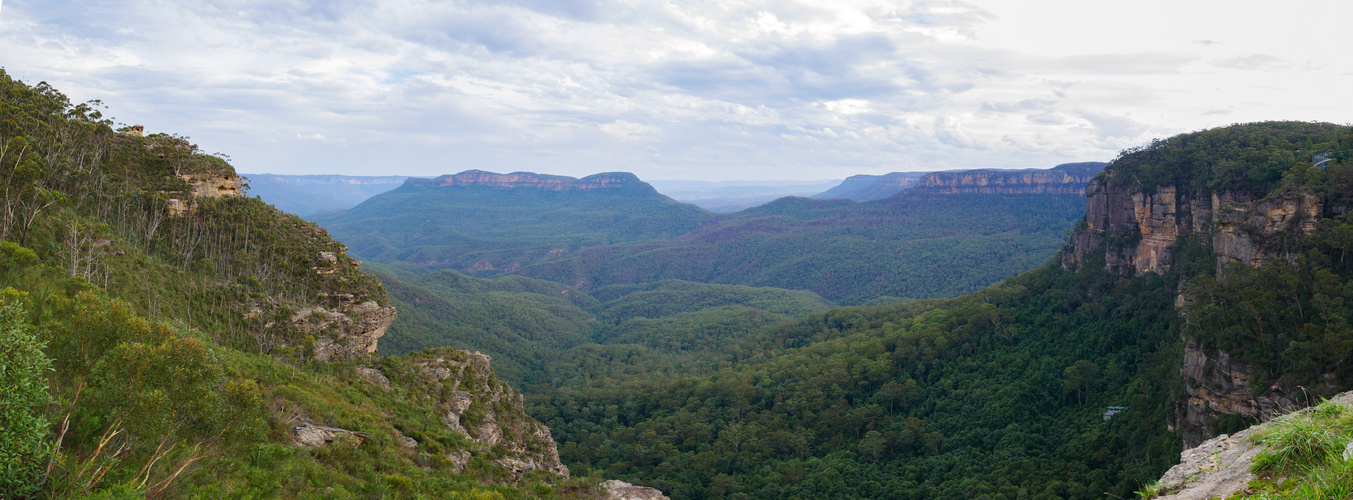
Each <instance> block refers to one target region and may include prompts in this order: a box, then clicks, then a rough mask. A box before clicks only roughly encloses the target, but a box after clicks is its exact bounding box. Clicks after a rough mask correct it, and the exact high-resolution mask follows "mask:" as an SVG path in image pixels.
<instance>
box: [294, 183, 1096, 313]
mask: <svg viewBox="0 0 1353 500" xmlns="http://www.w3.org/2000/svg"><path fill="white" fill-rule="evenodd" d="M619 175H621V174H599V175H598V176H592V177H589V178H585V179H580V180H573V179H571V178H561V177H553V176H539V175H538V174H520V173H519V174H510V175H503V174H486V173H476V172H467V173H464V174H458V175H457V176H447V177H443V178H442V179H452V178H455V179H457V180H454V181H445V180H443V181H418V182H414V181H410V183H409V184H406V185H405V186H404V187H401V188H400V189H397V190H395V191H391V192H389V193H385V194H382V195H379V196H376V197H374V198H372V199H370V200H368V201H366V202H364V203H363V204H361V205H359V206H358V207H356V208H354V209H352V210H349V211H346V212H340V213H335V214H328V215H324V216H320V217H317V220H318V221H319V222H320V223H321V224H323V225H324V226H325V227H326V228H328V229H329V230H330V231H332V232H333V234H334V235H336V236H337V237H339V238H341V239H342V240H343V241H345V242H347V243H348V244H349V245H352V248H353V253H354V255H358V256H361V257H362V258H364V259H368V260H375V261H381V262H405V263H411V264H416V265H420V266H425V267H431V268H447V269H454V270H457V271H460V272H463V273H469V274H473V275H476V276H479V277H491V276H497V275H501V274H518V275H522V276H528V277H532V278H537V279H544V280H549V281H554V282H557V283H562V284H567V285H570V286H573V287H574V288H577V289H578V290H580V291H588V290H590V289H592V288H595V287H602V286H607V285H615V284H638V283H649V282H656V281H662V280H667V279H678V280H684V281H693V282H700V283H717V284H728V285H747V286H757V287H774V288H784V289H794V290H808V291H812V292H814V293H817V294H818V295H821V296H822V297H824V298H826V299H828V300H831V301H834V302H837V303H843V304H858V303H864V302H867V301H870V300H875V299H880V298H885V299H884V300H890V299H886V297H892V299H891V300H898V299H900V298H931V297H952V296H955V295H958V294H961V293H967V292H971V291H975V290H980V289H982V288H983V287H986V286H987V285H989V284H991V283H994V282H996V281H999V280H1000V279H1002V278H1005V277H1008V276H1010V275H1013V274H1014V273H1016V272H1018V271H1019V270H1022V269H1029V268H1032V267H1036V266H1038V265H1039V264H1041V263H1042V262H1043V261H1044V260H1045V259H1046V258H1047V257H1048V256H1049V255H1052V254H1053V253H1055V252H1056V250H1057V248H1058V247H1059V245H1060V244H1061V241H1062V232H1063V231H1064V230H1066V229H1068V228H1070V227H1071V225H1072V223H1073V222H1074V221H1075V220H1076V219H1078V218H1080V217H1081V215H1082V212H1081V210H1082V207H1083V204H1082V199H1081V195H1080V194H1064V193H1062V192H1061V191H1056V192H1052V193H1042V192H1037V190H1031V193H1011V194H999V193H998V194H958V195H950V194H947V193H943V192H937V193H925V194H909V193H903V194H899V195H896V196H894V197H891V198H888V199H884V200H878V201H874V202H869V203H854V202H849V201H845V200H810V199H807V198H782V199H780V200H777V201H774V202H771V203H768V204H765V205H762V206H758V207H754V208H751V209H748V210H744V211H742V212H737V213H733V214H710V213H708V212H704V211H703V210H700V209H698V208H696V207H693V206H690V205H682V204H678V203H676V202H674V201H672V200H670V199H668V198H666V197H663V196H661V195H659V194H657V193H656V192H655V191H653V190H652V188H650V187H648V186H647V185H646V184H644V183H643V182H642V181H639V180H638V179H636V178H634V177H633V176H632V175H629V174H624V175H625V177H624V178H623V180H621V179H620V177H617V176H619ZM1058 175H1059V176H1060V175H1061V174H1060V173H1059V174H1058ZM493 176H501V177H493ZM594 178H607V179H610V178H614V179H616V180H614V181H610V183H609V184H607V186H606V187H604V188H597V189H576V188H574V187H572V186H574V185H575V183H585V182H590V181H588V179H594ZM1059 178H1060V177H1059ZM510 179H516V180H510ZM522 180H525V181H526V182H525V183H524V184H523V183H521V182H518V181H522ZM1035 180H1041V179H1035ZM448 182H449V183H448ZM542 186H556V187H558V190H554V189H553V188H545V187H542ZM974 221H976V222H974Z"/></svg>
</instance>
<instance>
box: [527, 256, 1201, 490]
mask: <svg viewBox="0 0 1353 500" xmlns="http://www.w3.org/2000/svg"><path fill="white" fill-rule="evenodd" d="M1109 283H1110V282H1109V281H1107V280H1103V279H1101V278H1100V277H1099V276H1097V275H1095V273H1088V272H1082V273H1068V272H1064V271H1060V270H1058V269H1056V268H1052V267H1048V268H1044V269H1041V270H1038V271H1035V272H1031V273H1028V274H1025V275H1021V276H1020V277H1018V278H1014V279H1011V280H1009V281H1007V282H1006V283H1004V284H1002V285H999V286H996V287H993V288H991V289H989V290H987V291H985V292H982V293H979V294H974V295H971V296H967V297H963V298H959V299H954V300H950V301H930V302H910V303H905V304H898V305H894V306H886V307H879V308H846V309H837V310H833V311H831V312H828V313H824V314H820V315H815V316H811V317H809V318H806V319H804V320H801V321H799V322H797V323H795V324H793V325H791V326H787V327H783V328H779V329H773V330H772V331H774V332H775V335H774V338H773V339H763V342H764V344H763V346H765V347H763V348H770V349H774V350H775V351H774V352H775V354H774V355H773V356H767V357H765V358H758V360H757V361H753V362H748V363H740V364H735V365H732V366H730V367H728V368H726V369H722V370H719V371H717V372H715V373H711V374H702V375H699V376H695V377H687V378H655V377H652V376H644V375H636V376H634V377H633V378H624V377H604V378H600V379H597V380H593V381H592V382H591V383H587V384H582V385H571V386H566V387H561V388H559V389H558V390H556V391H554V392H553V393H551V394H550V395H549V396H548V397H544V396H540V397H532V398H531V399H530V400H529V401H528V404H529V405H530V409H531V411H532V413H533V414H534V415H535V416H536V417H537V418H538V419H540V420H542V421H545V422H548V423H549V425H550V426H551V429H552V430H553V431H554V433H555V437H556V439H557V440H559V441H560V442H562V443H563V444H562V445H561V446H560V454H561V457H563V459H564V460H565V462H566V463H569V464H570V467H571V468H572V469H573V471H574V472H575V474H586V473H592V472H599V473H603V474H605V475H607V476H612V477H620V478H624V479H627V480H631V481H639V482H643V483H645V484H651V485H657V486H659V487H661V488H663V489H664V491H666V492H667V493H669V494H671V495H673V497H674V498H733V497H734V496H735V495H738V494H744V495H748V496H750V497H757V498H791V497H799V498H810V497H812V498H820V497H832V498H952V497H968V496H980V495H988V496H991V497H996V496H997V495H1004V496H1006V497H1009V498H1014V497H1016V496H1019V495H1020V492H1021V491H1023V492H1024V494H1028V495H1031V496H1036V495H1038V494H1050V495H1058V496H1060V497H1063V498H1102V497H1103V492H1110V493H1113V494H1116V495H1119V496H1126V495H1128V494H1130V493H1131V492H1132V491H1134V490H1135V489H1136V488H1138V487H1139V486H1140V485H1141V484H1143V483H1145V482H1147V481H1150V480H1152V479H1154V478H1155V477H1158V476H1159V474H1160V473H1161V472H1163V471H1164V470H1165V469H1166V468H1167V467H1168V466H1169V465H1171V464H1172V462H1173V461H1174V460H1176V457H1177V456H1178V452H1179V443H1178V441H1177V438H1174V437H1172V436H1171V435H1170V434H1169V433H1167V432H1166V431H1165V430H1164V428H1163V426H1162V425H1160V422H1161V421H1163V420H1164V418H1165V416H1166V415H1167V414H1168V412H1169V411H1170V409H1171V405H1170V398H1171V396H1172V393H1171V392H1169V389H1168V388H1169V387H1171V385H1172V383H1173V382H1172V380H1173V378H1174V377H1175V376H1177V375H1176V373H1177V366H1178V365H1177V363H1178V358H1177V356H1178V354H1177V353H1178V352H1179V351H1178V349H1179V346H1178V343H1177V342H1178V341H1177V339H1178V335H1179V334H1178V327H1179V325H1178V319H1177V317H1176V316H1175V314H1174V313H1173V310H1172V307H1171V305H1170V304H1171V303H1172V301H1173V294H1172V293H1171V289H1170V287H1168V286H1166V283H1167V280H1163V279H1161V278H1159V277H1154V276H1145V277H1142V278H1138V279H1133V280H1126V281H1123V282H1120V283H1118V284H1115V285H1110V284H1109ZM775 346H781V347H775ZM1090 365H1093V366H1094V367H1095V369H1094V370H1091V369H1090ZM1068 367H1073V368H1075V369H1073V370H1072V371H1073V372H1075V373H1074V374H1073V375H1075V376H1078V377H1081V379H1078V380H1077V381H1076V383H1075V384H1073V385H1074V386H1075V391H1073V392H1072V393H1068V392H1066V391H1065V390H1064V385H1063V383H1064V381H1065V380H1067V378H1066V376H1067V368H1068ZM1076 367H1078V368H1076ZM617 380H620V381H623V382H621V383H619V384H617V382H616V381H617ZM1076 392H1079V394H1076ZM1073 394H1074V395H1073ZM1068 396H1073V397H1068ZM1082 400H1083V402H1084V406H1082V404H1081V402H1082ZM1103 406H1127V407H1128V408H1129V410H1127V411H1125V412H1123V413H1120V414H1119V415H1118V416H1116V417H1115V418H1114V419H1113V420H1112V421H1109V422H1105V421H1103V420H1102V418H1100V413H1101V412H1102V411H1103V408H1102V407H1103Z"/></svg>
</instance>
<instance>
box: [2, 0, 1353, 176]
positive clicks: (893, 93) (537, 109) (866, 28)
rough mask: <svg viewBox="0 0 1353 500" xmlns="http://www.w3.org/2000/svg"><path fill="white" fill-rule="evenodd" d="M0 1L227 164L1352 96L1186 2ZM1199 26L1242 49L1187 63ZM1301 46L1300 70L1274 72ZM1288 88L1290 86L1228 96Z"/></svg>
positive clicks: (639, 151) (766, 144)
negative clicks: (1133, 9) (1120, 26)
mask: <svg viewBox="0 0 1353 500" xmlns="http://www.w3.org/2000/svg"><path fill="white" fill-rule="evenodd" d="M1143 1H1147V2H1156V1H1157V0H1143ZM1160 1H1163V0H1160ZM7 3H8V5H5V6H4V11H3V12H4V18H3V19H0V23H3V24H0V44H2V46H4V47H6V51H5V52H4V53H3V54H0V66H4V67H5V68H6V71H8V72H9V73H10V74H11V75H14V76H21V77H23V78H25V79H27V80H31V81H37V80H47V81H49V82H51V83H52V84H53V85H55V86H56V87H57V88H60V89H62V90H63V91H65V92H67V93H68V94H70V95H71V97H72V100H75V101H82V100H86V99H94V98H99V99H103V100H104V101H105V102H106V103H108V104H109V106H110V110H109V111H110V114H112V115H113V116H116V117H117V119H118V120H119V121H127V122H136V123H144V124H146V125H147V126H150V127H154V128H155V129H156V130H167V131H175V132H180V133H185V134H189V135H192V136H193V138H194V141H195V142H198V143H199V144H200V145H202V146H203V147H204V148H205V149H208V150H212V151H226V152H228V153H230V154H232V155H233V157H234V160H235V163H236V164H237V165H239V166H240V167H241V169H244V170H252V171H275V172H294V173H320V172H323V171H333V172H343V173H364V172H367V171H368V169H370V168H371V166H372V165H382V166H383V167H384V171H388V169H389V168H399V169H404V170H403V171H401V173H407V174H418V175H434V174H438V173H444V172H446V171H451V170H457V169H464V168H487V169H497V170H501V171H513V170H541V171H547V172H551V173H563V174H570V175H585V174H589V173H594V172H596V171H601V170H633V171H636V172H638V173H639V174H640V175H641V177H644V176H649V175H659V174H661V175H664V176H665V177H667V178H719V177H724V176H727V177H729V178H747V179H755V178H768V177H782V178H792V177H800V178H813V179H819V178H822V172H824V171H837V169H846V170H852V169H853V171H849V172H848V171H844V170H842V171H841V172H842V174H843V175H849V174H851V173H871V172H872V173H879V172H886V171H895V170H906V169H932V168H962V167H973V166H995V167H1002V166H1003V167H1028V166H1047V165H1051V164H1055V163H1059V162H1063V161H1071V160H1079V159H1096V158H1099V159H1103V158H1109V157H1112V156H1113V154H1114V152H1115V150H1116V149H1117V148H1120V147H1122V146H1123V145H1125V144H1127V145H1131V141H1143V140H1149V139H1150V135H1151V134H1157V133H1173V132H1179V131H1185V130H1195V129H1197V128H1200V127H1202V126H1208V125H1210V124H1214V122H1215V121H1216V119H1217V117H1219V116H1221V115H1220V114H1219V110H1225V111H1226V112H1230V113H1231V114H1228V115H1225V117H1226V119H1227V120H1230V121H1238V120H1254V119H1277V118H1298V119H1319V118H1322V117H1327V116H1347V114H1348V113H1349V112H1353V110H1351V109H1348V108H1349V106H1345V105H1337V106H1332V105H1330V104H1329V100H1328V99H1324V100H1323V101H1324V103H1323V105H1321V106H1317V105H1315V104H1310V105H1303V104H1300V103H1299V100H1300V99H1303V98H1304V96H1319V95H1330V94H1331V93H1337V91H1338V90H1337V88H1336V87H1340V86H1341V82H1342V84H1344V85H1343V86H1346V83H1347V77H1346V76H1340V75H1342V74H1344V73H1348V72H1349V71H1350V66H1353V64H1350V63H1347V62H1344V61H1345V59H1346V58H1342V56H1341V54H1338V53H1337V51H1336V50H1335V49H1329V50H1330V52H1328V53H1322V52H1320V51H1322V50H1325V49H1323V47H1325V46H1329V47H1337V46H1338V44H1335V43H1322V42H1324V41H1325V40H1324V38H1322V37H1325V35H1324V34H1325V33H1326V32H1327V31H1326V30H1321V29H1311V30H1308V31H1307V34H1308V38H1310V39H1309V40H1305V39H1304V40H1302V42H1301V48H1300V50H1299V51H1297V52H1294V51H1293V50H1288V49H1285V48H1284V46H1283V45H1282V44H1280V43H1267V44H1265V45H1263V46H1262V47H1254V46H1251V45H1249V43H1250V42H1249V41H1250V40H1251V39H1253V38H1256V37H1260V36H1264V35H1263V34H1262V33H1249V32H1247V31H1245V30H1241V29H1240V28H1235V27H1234V26H1241V24H1238V23H1235V22H1233V21H1234V19H1229V18H1228V19H1226V21H1227V22H1222V21H1221V20H1218V21H1213V20H1212V19H1213V17H1207V16H1205V15H1201V14H1199V15H1193V14H1191V12H1192V11H1190V10H1189V9H1191V7H1188V8H1186V7H1179V8H1178V10H1179V12H1178V16H1179V17H1180V18H1181V19H1186V20H1187V21H1188V23H1189V33H1196V35H1191V36H1192V37H1194V38H1197V39H1196V40H1193V41H1192V42H1189V41H1186V40H1187V38H1182V39H1180V40H1176V41H1174V42H1171V44H1167V43H1165V42H1164V41H1162V40H1167V39H1168V40H1174V38H1169V37H1148V38H1143V37H1142V35H1141V33H1135V34H1133V36H1131V37H1123V38H1119V39H1115V38H1113V32H1112V30H1110V29H1108V28H1103V29H1095V30H1093V31H1095V36H1093V37H1077V36H1075V35H1074V34H1071V33H1072V32H1074V31H1075V30H1079V29H1081V28H1082V27H1083V25H1082V24H1076V23H1077V22H1078V19H1075V18H1059V17H1057V15H1068V14H1065V13H1064V12H1062V11H1065V10H1066V9H1061V10H1059V9H1057V8H1056V6H1055V5H1051V4H1049V5H1043V4H1033V5H1027V6H1022V7H1020V8H1019V9H1020V10H1012V9H1014V7H1011V6H1010V5H1009V4H1008V3H1004V2H995V1H990V0H972V1H957V0H954V1H945V0H937V1H913V2H896V1H892V0H830V1H829V0H790V1H771V0H741V1H738V2H696V1H684V0H674V1H658V0H461V1H457V2H440V1H432V0H380V1H377V0H334V1H319V0H288V1H285V2H276V1H271V0H221V1H219V2H207V3H201V2H177V3H175V2H170V3H164V2H153V1H150V0H127V1H124V2H112V1H108V0H91V1H88V2H79V3H77V2H74V1H72V0H46V1H39V0H10V2H7ZM1152 5H1155V4H1152ZM1143 8H1148V9H1149V8H1155V7H1143ZM1039 9H1044V10H1047V11H1048V12H1052V13H1053V14H1057V15H1042V13H1044V12H1043V11H1042V10H1039ZM1025 10H1033V11H1037V12H1033V13H1031V14H1029V15H1027V16H1026V17H1020V16H1024V15H1025V14H1023V11H1025ZM1017 14H1018V15H1017ZM1284 15H1286V14H1281V13H1280V14H1270V15H1267V16H1266V19H1265V21H1266V22H1273V23H1277V24H1276V25H1277V26H1285V24H1282V22H1284V19H1283V17H1282V16H1284ZM1333 17H1337V16H1333ZM1011 19H1021V21H1019V22H1022V23H1023V22H1030V21H1025V20H1023V19H1034V20H1036V21H1037V22H1040V23H1045V24H1042V25H1036V26H1034V25H1031V26H1020V27H1019V29H1018V30H1016V32H1017V33H1018V34H1019V35H1020V38H1019V39H1020V40H1024V39H1029V40H1033V39H1035V38H1039V36H1043V35H1048V36H1049V37H1050V39H1051V40H1052V43H1051V44H1050V45H1049V46H1048V47H1043V48H1039V47H1033V48H1030V47H1025V46H1018V47H1016V46H1010V45H1009V44H1004V43H993V42H990V41H989V40H990V38H991V34H990V33H991V31H990V30H989V28H991V27H993V26H1001V25H1002V24H1001V23H1009V22H1013V21H1011ZM1294 22H1295V21H1294ZM1322 22H1324V21H1323V20H1322V19H1314V20H1303V21H1302V23H1316V24H1318V25H1319V23H1322ZM1302 25H1303V26H1305V25H1306V24H1302ZM1320 26H1323V25H1320ZM1087 29H1088V28H1087ZM1064 31H1065V33H1064ZM1100 32H1103V33H1100ZM1036 35H1037V36H1036ZM1059 35H1060V36H1061V38H1058V36H1059ZM1101 35H1102V36H1101ZM1212 40H1235V41H1234V42H1228V43H1227V44H1226V45H1224V46H1225V47H1227V49H1226V50H1233V51H1235V52H1236V53H1241V54H1244V55H1241V56H1234V57H1230V58H1221V59H1217V58H1216V57H1215V56H1216V54H1212V53H1209V54H1208V56H1207V58H1204V56H1203V54H1202V52H1203V51H1215V50H1218V49H1217V47H1215V46H1214V45H1215V42H1212ZM1265 41H1268V39H1265ZM1247 51H1248V52H1247ZM1294 54H1309V55H1301V56H1297V55H1294ZM1306 60H1310V61H1315V62H1314V63H1301V64H1302V66H1300V67H1301V68H1302V71H1304V72H1306V73H1305V75H1304V77H1303V78H1299V79H1280V78H1278V77H1279V76H1283V73H1282V72H1281V70H1283V69H1292V68H1295V67H1298V66H1296V65H1297V64H1298V63H1296V62H1288V61H1306ZM1321 65H1323V66H1321ZM1236 70H1240V71H1243V74H1244V75H1247V76H1244V77H1237V76H1236V75H1237V72H1236ZM1237 78H1243V79H1242V80H1237ZM1293 82H1297V83H1299V84H1301V85H1305V86H1306V87H1303V91H1302V92H1282V91H1278V92H1275V91H1264V92H1268V93H1267V94H1265V95H1264V96H1263V98H1256V97H1255V96H1254V95H1252V94H1251V93H1252V92H1258V90H1254V89H1260V88H1261V87H1264V88H1278V89H1289V88H1291V85H1295V84H1297V83H1293ZM1216 88H1222V89H1226V90H1223V91H1216V90H1213V89H1216ZM1247 92H1250V93H1247ZM1232 110H1234V111H1233V112H1232ZM1283 113H1291V114H1290V115H1284V114H1283ZM1326 119H1328V118H1326ZM1218 124H1219V123H1218ZM339 138H347V140H346V141H345V140H344V139H339ZM334 144H342V145H344V147H342V148H334V147H333V145H334ZM340 150H341V152H335V151H340Z"/></svg>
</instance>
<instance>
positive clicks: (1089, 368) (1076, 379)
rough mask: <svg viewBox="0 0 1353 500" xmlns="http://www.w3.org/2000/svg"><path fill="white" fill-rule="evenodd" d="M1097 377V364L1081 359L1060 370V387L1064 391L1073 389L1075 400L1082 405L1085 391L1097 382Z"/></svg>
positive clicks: (1098, 375)
mask: <svg viewBox="0 0 1353 500" xmlns="http://www.w3.org/2000/svg"><path fill="white" fill-rule="evenodd" d="M1099 379H1100V373H1099V365H1096V364H1094V363H1093V362H1090V361H1086V360H1084V359H1082V360H1080V361H1077V362H1076V363H1075V364H1073V365H1071V366H1068V367H1066V370H1065V371H1063V372H1062V389H1063V390H1065V391H1066V392H1072V391H1075V392H1076V399H1077V401H1078V402H1080V404H1082V405H1084V404H1085V391H1087V390H1089V389H1090V388H1091V387H1093V386H1095V385H1097V384H1099Z"/></svg>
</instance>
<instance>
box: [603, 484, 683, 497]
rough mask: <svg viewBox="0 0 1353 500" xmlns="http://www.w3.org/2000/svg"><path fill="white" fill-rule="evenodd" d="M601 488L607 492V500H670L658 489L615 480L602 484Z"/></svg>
mask: <svg viewBox="0 0 1353 500" xmlns="http://www.w3.org/2000/svg"><path fill="white" fill-rule="evenodd" d="M601 487H602V489H604V490H606V498H605V500H668V498H667V495H664V494H662V491H659V490H658V489H657V488H648V487H644V486H635V485H632V484H630V483H627V482H624V481H616V480H614V479H612V480H610V481H606V482H603V483H601Z"/></svg>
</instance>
